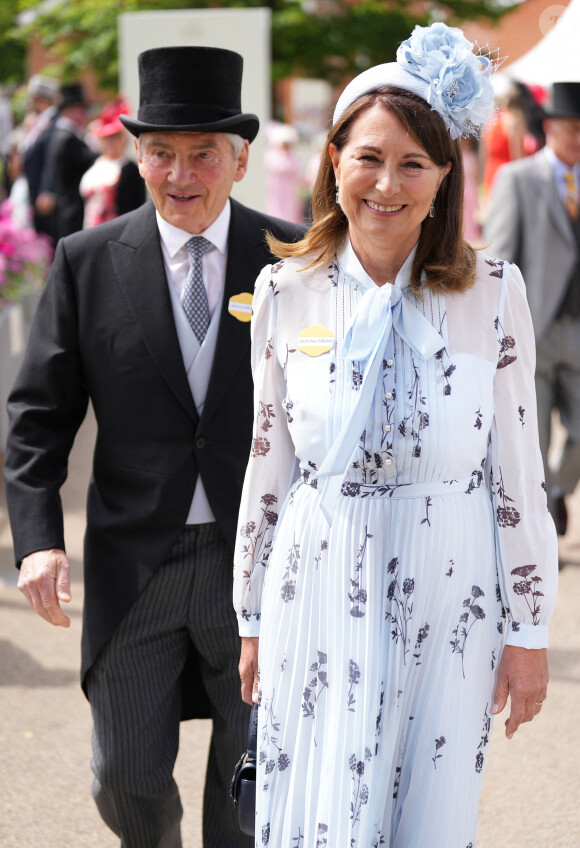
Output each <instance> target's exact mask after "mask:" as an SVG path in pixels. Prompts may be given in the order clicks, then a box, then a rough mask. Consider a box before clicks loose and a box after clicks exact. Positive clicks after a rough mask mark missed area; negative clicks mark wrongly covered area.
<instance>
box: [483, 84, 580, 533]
mask: <svg viewBox="0 0 580 848" xmlns="http://www.w3.org/2000/svg"><path fill="white" fill-rule="evenodd" d="M545 115H546V117H545V119H544V127H543V129H544V131H545V133H546V144H545V146H544V147H543V148H542V149H541V150H539V151H538V152H537V153H536V154H535V155H534V156H530V157H526V158H525V159H522V160H521V161H520V162H513V163H511V164H508V165H505V166H504V167H503V168H501V169H500V170H499V171H498V174H497V179H496V180H495V182H494V186H493V190H492V194H491V201H490V204H489V209H488V216H487V221H486V225H485V239H486V242H487V243H488V244H490V250H491V251H492V252H493V253H494V254H495V255H496V256H499V257H501V258H502V259H507V260H508V261H510V262H515V263H516V264H517V265H518V266H519V267H520V269H521V271H522V273H523V275H524V278H525V281H526V294H527V298H528V302H529V304H530V311H531V314H532V321H533V324H534V332H535V339H536V375H535V380H536V395H537V405H538V420H539V430H540V448H541V450H542V457H543V460H544V466H545V471H546V486H547V494H548V506H549V509H550V512H551V513H552V516H553V518H554V522H555V524H556V529H557V530H558V533H559V534H560V535H564V534H565V532H566V529H567V510H566V501H565V498H566V496H567V495H570V494H572V492H573V491H574V489H575V488H576V485H577V483H578V481H579V480H580V82H556V83H554V85H553V87H552V98H551V101H550V103H549V104H547V105H546V111H545ZM555 410H557V411H558V412H559V414H560V420H561V422H562V424H563V425H564V428H565V429H566V431H567V440H566V443H565V445H564V448H563V452H562V453H561V454H560V455H559V456H557V457H554V456H553V455H549V449H550V443H551V436H552V413H553V411H555Z"/></svg>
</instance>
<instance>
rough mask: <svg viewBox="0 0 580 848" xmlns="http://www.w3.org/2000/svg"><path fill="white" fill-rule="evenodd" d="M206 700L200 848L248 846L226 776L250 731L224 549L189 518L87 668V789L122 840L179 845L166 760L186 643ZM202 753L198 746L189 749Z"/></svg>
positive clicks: (208, 527) (214, 529)
mask: <svg viewBox="0 0 580 848" xmlns="http://www.w3.org/2000/svg"><path fill="white" fill-rule="evenodd" d="M192 640H193V643H194V644H195V647H196V649H197V651H198V654H199V657H200V666H201V677H202V681H203V685H204V686H205V689H206V691H207V694H208V696H209V699H210V701H211V704H212V719H213V734H212V739H211V746H210V752H209V760H208V766H207V773H206V785H205V794H204V810H203V836H204V846H205V848H250V846H251V845H253V840H251V839H250V838H248V837H245V836H243V835H242V834H241V833H240V831H239V830H238V828H237V826H236V823H235V819H234V815H233V809H232V806H231V801H230V798H229V784H230V780H231V776H232V773H233V769H234V766H235V764H236V762H237V760H238V759H239V757H240V755H241V753H242V751H243V750H245V746H246V740H247V726H248V716H249V708H248V707H246V706H245V705H244V704H243V703H242V700H241V696H240V683H239V677H238V670H237V666H238V660H239V650H240V639H239V636H238V630H237V622H236V617H235V614H234V611H233V607H232V562H231V553H230V551H229V549H228V547H227V545H226V543H225V541H224V539H223V537H222V535H221V533H220V531H219V529H218V526H217V524H213V523H212V524H200V525H193V526H187V527H185V528H184V530H183V532H182V533H181V535H180V536H179V538H178V540H177V542H176V544H175V545H174V547H173V549H172V551H171V553H170V555H169V557H168V559H167V562H166V563H165V564H164V565H163V566H162V567H161V569H160V570H159V571H158V572H157V573H156V574H155V576H154V577H153V578H152V580H151V581H150V583H149V584H148V586H147V587H146V589H145V590H144V592H143V593H142V594H141V596H140V597H139V599H138V601H137V602H136V603H135V605H134V606H133V607H132V609H131V611H130V612H129V614H128V615H127V616H126V618H125V619H124V620H123V621H122V622H121V624H120V626H119V627H118V629H117V630H116V631H115V633H114V635H113V637H112V638H111V639H110V640H109V642H108V643H107V645H106V646H105V648H104V649H103V651H102V652H101V654H100V655H99V657H98V659H97V661H96V662H95V664H94V665H93V667H92V668H91V669H90V671H89V674H88V677H87V688H88V695H89V700H90V704H91V710H92V715H93V724H94V729H93V759H92V762H91V767H92V770H93V773H94V782H93V796H94V798H95V801H96V804H97V807H98V808H99V812H100V813H101V816H102V817H103V819H104V821H105V822H106V824H107V825H108V826H109V827H110V828H111V830H113V831H114V832H115V833H116V834H117V835H118V836H119V837H120V839H121V846H122V848H181V846H182V842H181V834H180V821H181V817H182V812H183V810H182V806H181V801H180V798H179V791H178V789H177V784H176V783H175V780H174V779H173V767H174V764H175V759H176V757H177V750H178V745H179V722H180V703H181V701H180V687H179V685H178V684H179V679H180V674H181V671H182V669H183V667H184V664H185V661H186V657H187V653H188V649H189V646H190V643H191V641H192ZM190 755H191V756H192V757H194V758H195V759H200V760H201V761H203V753H202V752H199V751H192V752H191V753H190Z"/></svg>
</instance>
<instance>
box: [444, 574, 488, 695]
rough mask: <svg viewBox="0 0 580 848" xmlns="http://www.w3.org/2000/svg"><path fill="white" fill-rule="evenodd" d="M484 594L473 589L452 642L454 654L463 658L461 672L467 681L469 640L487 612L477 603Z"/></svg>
mask: <svg viewBox="0 0 580 848" xmlns="http://www.w3.org/2000/svg"><path fill="white" fill-rule="evenodd" d="M483 596H484V593H483V591H482V590H481V589H480V588H479V586H472V587H471V595H470V596H469V598H466V599H465V600H464V601H463V607H464V610H465V612H462V613H461V615H460V616H459V624H458V625H457V627H456V628H455V630H453V636H454V638H453V639H452V640H451V642H450V644H451V649H452V651H451V652H452V653H453V654H459V656H460V657H461V670H462V673H463V678H464V679H465V650H466V646H467V639H468V638H469V634H470V633H471V630H472V629H473V627H474V625H475V624H476V623H477V622H478V621H483V620H484V619H485V612H484V610H483V607H482V606H481V604H480V603H476V602H477V601H479V599H480V598H483Z"/></svg>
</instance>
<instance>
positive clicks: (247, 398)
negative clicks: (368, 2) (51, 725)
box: [4, 47, 303, 848]
mask: <svg viewBox="0 0 580 848" xmlns="http://www.w3.org/2000/svg"><path fill="white" fill-rule="evenodd" d="M139 78H140V94H141V98H140V107H139V112H138V116H137V119H133V118H129V117H128V116H122V117H121V120H122V121H123V123H124V124H125V126H126V127H127V129H129V131H130V132H132V133H133V135H134V136H136V137H137V159H138V164H139V171H140V173H141V176H142V177H143V178H144V180H145V183H146V185H147V188H148V190H149V194H150V195H151V199H152V202H149V203H145V204H144V205H143V206H141V207H140V208H139V209H136V210H134V211H133V212H129V213H128V214H126V215H123V216H121V217H119V218H116V219H115V220H114V221H109V222H107V223H106V224H102V225H101V226H98V227H94V228H92V229H89V230H84V231H82V232H78V233H74V234H72V235H70V236H68V237H66V238H63V239H61V240H60V241H59V243H58V246H57V250H56V255H55V260H54V265H53V268H52V271H51V274H50V277H49V279H48V282H47V284H46V287H45V289H44V291H43V294H42V297H41V300H40V303H39V306H38V309H37V312H36V315H35V320H34V324H33V327H32V331H31V334H30V340H29V344H28V347H27V351H26V355H25V357H24V362H23V365H22V368H21V371H20V374H19V376H18V378H17V380H16V383H15V386H14V388H13V390H12V393H11V396H10V399H9V413H10V419H11V429H10V434H9V439H8V447H7V451H6V460H5V465H4V475H5V479H6V493H7V500H8V509H9V514H10V522H11V526H12V533H13V537H14V550H15V558H16V561H17V563H18V565H19V566H20V569H21V570H20V579H19V584H18V585H19V588H20V589H21V590H22V591H23V592H24V594H25V595H26V597H27V599H28V601H29V602H30V604H31V606H32V607H33V608H34V609H35V611H36V612H37V613H38V614H39V615H41V616H42V617H43V618H44V619H46V621H48V622H50V623H51V624H53V625H57V626H63V627H68V625H69V623H70V621H69V619H68V617H67V616H66V615H65V613H64V611H63V608H62V606H61V604H63V603H66V602H67V601H68V600H70V580H69V564H68V560H67V557H66V554H65V550H64V549H65V542H64V533H63V520H62V507H61V502H60V495H59V490H60V487H61V485H62V483H63V482H64V480H65V478H66V474H67V462H68V455H69V452H70V449H71V446H72V443H73V440H74V437H75V434H76V432H77V430H78V428H79V426H80V424H81V422H82V420H83V418H84V416H85V413H86V410H87V405H88V402H89V400H90V401H91V402H92V405H93V408H94V411H95V416H96V420H97V441H96V447H95V454H94V460H93V470H92V472H93V473H92V476H91V482H90V486H89V494H88V500H87V532H86V536H85V550H84V576H85V601H84V609H83V637H82V670H81V676H82V685H83V688H84V691H85V693H86V694H87V696H88V698H89V701H90V704H91V711H92V716H93V724H94V733H93V761H92V768H93V772H94V784H93V794H94V797H95V800H96V803H97V806H98V808H99V812H100V813H101V815H102V817H103V819H104V820H105V822H106V823H107V824H108V825H109V827H110V828H111V829H112V830H113V831H114V832H115V833H116V834H117V835H118V836H119V837H120V839H121V845H122V848H180V846H181V844H182V843H181V835H180V821H181V816H182V806H181V801H180V797H179V792H178V789H177V785H176V783H175V780H174V778H173V766H174V762H175V758H176V755H177V750H178V745H179V722H180V719H183V718H192V717H202V718H210V717H211V719H212V721H213V734H212V741H211V745H210V751H209V759H208V763H207V774H206V785H205V795H204V817H203V834H204V845H205V846H206V848H248V846H250V844H253V842H252V840H250V839H249V838H248V837H246V836H243V835H242V834H241V832H240V830H239V828H238V827H237V824H236V821H235V817H234V814H233V807H232V805H231V802H230V799H229V797H228V791H229V785H230V780H231V776H232V773H233V770H234V766H235V764H236V761H237V760H238V758H239V756H240V753H241V752H242V751H243V750H245V747H246V740H247V725H248V718H249V708H247V707H246V706H245V705H244V704H243V702H242V699H241V694H240V681H239V676H238V660H239V654H240V639H239V636H238V627H237V623H236V617H235V614H234V610H233V605H232V551H233V544H234V537H235V532H236V523H237V517H238V509H239V501H240V496H241V489H242V483H243V480H244V473H245V469H246V465H247V461H248V456H249V453H250V445H251V434H252V419H253V398H252V393H253V386H252V374H251V367H250V324H249V319H250V312H251V300H252V292H253V290H254V282H255V280H256V277H257V276H258V274H259V272H260V270H261V269H262V267H263V266H264V265H266V264H267V263H269V262H272V261H273V257H272V256H271V255H270V252H269V249H268V246H267V244H266V242H265V232H266V231H267V230H269V231H271V232H272V233H273V234H274V235H275V236H277V237H278V238H281V239H284V240H290V241H291V240H292V239H293V238H294V237H299V236H300V233H301V232H302V231H303V228H299V227H297V226H296V225H294V224H292V225H291V224H287V223H285V222H283V221H279V220H276V219H274V218H271V217H269V216H266V215H263V214H261V213H259V212H256V211H254V210H252V209H248V208H247V207H245V206H243V205H242V204H241V203H238V202H236V201H235V200H233V199H232V198H230V192H231V190H232V187H233V185H234V183H235V182H238V181H239V180H241V179H242V178H243V177H244V174H245V172H246V168H247V164H248V157H249V145H250V142H251V141H253V139H254V138H255V137H256V135H257V132H258V118H257V117H256V115H252V114H245V113H242V111H241V106H240V99H241V81H242V57H241V56H240V55H239V54H238V53H235V52H233V51H231V50H221V49H219V48H212V47H161V48H157V49H153V50H147V51H145V52H144V53H142V54H141V55H140V57H139ZM187 755H188V756H189V757H192V758H193V759H194V761H195V762H196V763H199V767H200V768H203V767H204V766H205V751H204V752H200V751H189V752H188V754H187ZM71 803H72V802H71ZM60 809H62V804H61V805H60ZM73 841H74V840H73V835H72V834H70V835H69V839H68V840H67V839H66V837H65V838H64V839H63V844H64V843H66V844H69V845H70V844H73Z"/></svg>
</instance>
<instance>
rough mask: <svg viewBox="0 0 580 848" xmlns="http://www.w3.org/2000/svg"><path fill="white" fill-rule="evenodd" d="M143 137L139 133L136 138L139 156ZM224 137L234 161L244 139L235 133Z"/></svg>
mask: <svg viewBox="0 0 580 848" xmlns="http://www.w3.org/2000/svg"><path fill="white" fill-rule="evenodd" d="M144 135H145V133H141V135H138V136H137V149H138V150H139V155H141V154H142V153H143V151H142V150H141V139H142V138H143V136H144ZM224 135H225V137H226V138H227V140H228V141H229V143H230V144H231V147H232V153H233V156H234V159H237V158H238V156H239V155H240V153H241V152H242V147H243V146H244V140H245V139H243V138H242V136H241V135H238V134H237V133H224Z"/></svg>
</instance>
